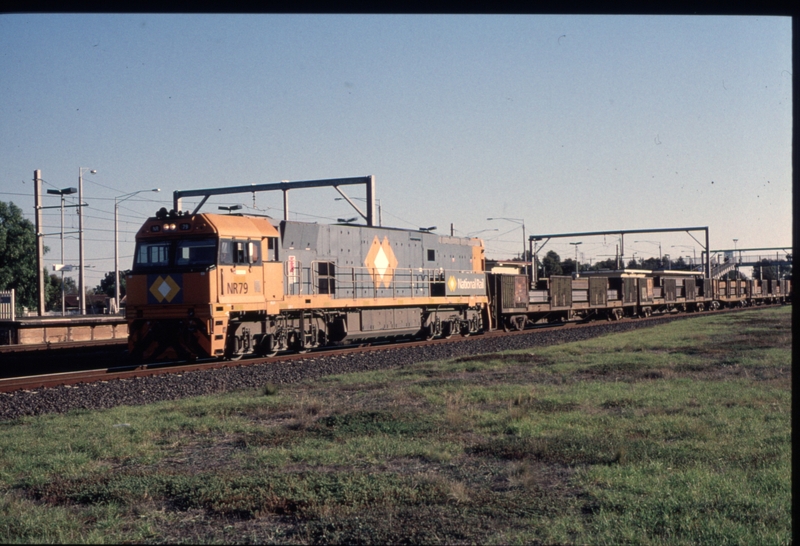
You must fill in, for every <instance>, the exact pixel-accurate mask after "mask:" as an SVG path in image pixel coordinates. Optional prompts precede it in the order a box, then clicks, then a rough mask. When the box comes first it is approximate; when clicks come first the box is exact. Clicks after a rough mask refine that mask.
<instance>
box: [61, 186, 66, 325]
mask: <svg viewBox="0 0 800 546" xmlns="http://www.w3.org/2000/svg"><path fill="white" fill-rule="evenodd" d="M64 292H65V291H64V194H63V193H62V194H61V316H62V317H63V316H64V315H66V314H67V306H66V304H65V303H64Z"/></svg>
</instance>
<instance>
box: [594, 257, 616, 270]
mask: <svg viewBox="0 0 800 546" xmlns="http://www.w3.org/2000/svg"><path fill="white" fill-rule="evenodd" d="M592 269H593V270H594V271H601V270H604V269H617V259H616V258H608V259H607V260H601V261H599V262H595V263H594V265H592Z"/></svg>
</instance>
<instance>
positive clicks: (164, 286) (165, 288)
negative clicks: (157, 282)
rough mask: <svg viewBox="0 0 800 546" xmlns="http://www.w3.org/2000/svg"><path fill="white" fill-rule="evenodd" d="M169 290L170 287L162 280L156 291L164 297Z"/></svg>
mask: <svg viewBox="0 0 800 546" xmlns="http://www.w3.org/2000/svg"><path fill="white" fill-rule="evenodd" d="M171 290H172V288H171V287H170V285H168V284H167V281H163V282H162V283H161V286H159V287H158V293H159V294H161V296H162V297H164V298H166V297H167V294H169V293H170V291H171Z"/></svg>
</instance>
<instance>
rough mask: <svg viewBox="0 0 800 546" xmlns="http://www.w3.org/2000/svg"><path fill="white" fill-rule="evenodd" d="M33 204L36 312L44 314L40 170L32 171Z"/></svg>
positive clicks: (40, 314)
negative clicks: (36, 292) (37, 295)
mask: <svg viewBox="0 0 800 546" xmlns="http://www.w3.org/2000/svg"><path fill="white" fill-rule="evenodd" d="M33 189H34V193H33V195H34V205H35V206H36V278H37V279H38V284H39V301H38V307H39V308H38V313H39V316H40V317H41V316H42V315H44V273H43V270H44V233H43V232H42V171H41V170H39V169H36V170H35V171H33Z"/></svg>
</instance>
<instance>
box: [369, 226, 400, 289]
mask: <svg viewBox="0 0 800 546" xmlns="http://www.w3.org/2000/svg"><path fill="white" fill-rule="evenodd" d="M364 265H365V266H367V267H368V268H369V269H370V271H371V273H372V280H373V281H374V282H375V288H378V287H379V286H380V285H381V284H383V286H384V287H386V288H389V287H390V286H391V282H392V277H393V276H394V270H395V269H396V268H397V257H396V256H395V255H394V251H393V250H392V245H391V244H389V238H388V237H386V236H384V238H383V242H381V241H380V240H379V239H378V236H377V235H376V236H375V239H373V241H372V246H371V247H370V249H369V253H367V257H366V258H365V259H364Z"/></svg>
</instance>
